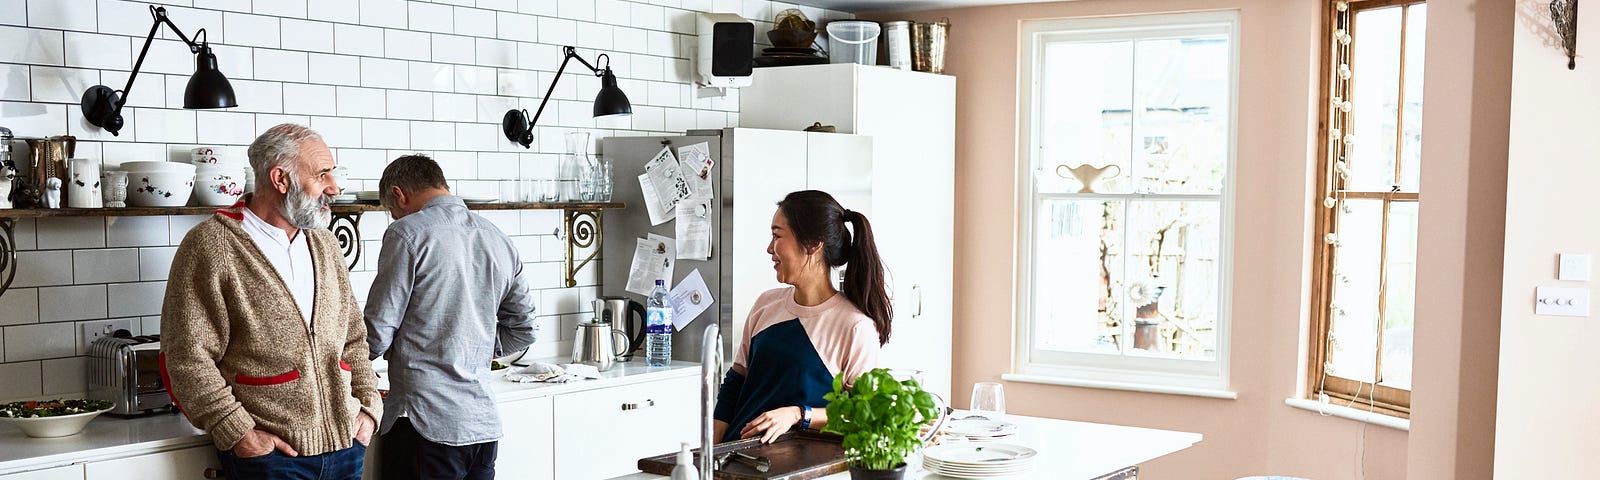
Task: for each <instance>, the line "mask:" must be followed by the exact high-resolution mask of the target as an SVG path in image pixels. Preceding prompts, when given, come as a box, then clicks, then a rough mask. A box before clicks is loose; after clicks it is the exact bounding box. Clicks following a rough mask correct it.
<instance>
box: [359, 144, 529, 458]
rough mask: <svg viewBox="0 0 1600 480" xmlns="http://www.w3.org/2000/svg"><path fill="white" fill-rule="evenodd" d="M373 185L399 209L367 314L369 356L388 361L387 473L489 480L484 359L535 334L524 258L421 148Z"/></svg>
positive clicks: (493, 451) (490, 414)
mask: <svg viewBox="0 0 1600 480" xmlns="http://www.w3.org/2000/svg"><path fill="white" fill-rule="evenodd" d="M378 191H379V193H378V195H379V197H378V198H379V199H380V201H381V202H382V203H383V206H384V207H385V208H388V210H389V213H390V215H392V216H394V218H395V221H394V223H391V224H389V229H388V230H387V231H385V232H384V234H383V251H382V252H380V253H379V254H378V275H377V278H376V279H374V280H373V282H372V291H371V292H370V293H369V294H368V295H367V312H366V318H367V344H368V347H369V348H370V354H371V355H372V358H378V357H379V356H381V355H387V357H388V359H389V365H390V367H389V386H390V390H389V396H388V397H387V398H385V399H384V406H385V410H384V411H385V412H386V414H385V416H384V417H383V426H382V428H381V429H380V430H381V431H382V432H383V435H382V438H383V448H382V449H381V450H380V452H381V453H380V455H381V457H382V459H381V460H380V464H381V465H382V469H383V472H382V473H383V478H385V479H391V480H392V479H455V480H460V479H467V480H477V479H492V478H494V463H495V457H496V455H497V450H498V440H499V438H500V416H499V415H498V413H497V412H496V410H495V404H494V398H493V397H492V394H491V393H490V392H489V360H490V359H491V358H492V357H494V356H498V355H500V352H502V351H505V352H515V351H517V350H522V349H524V348H527V347H528V345H529V344H531V343H533V340H534V328H533V327H534V325H533V297H532V296H531V295H530V292H529V291H528V281H527V275H526V274H525V273H524V271H523V269H522V260H521V259H519V258H518V255H517V248H516V246H514V245H512V243H511V238H509V237H507V236H506V235H505V233H502V232H501V231H500V229H499V228H495V226H494V224H492V223H489V221H488V220H486V219H484V218H483V217H480V216H478V215H476V214H473V213H472V212H469V211H467V205H466V204H465V203H462V201H461V198H460V197H456V196H454V195H451V194H450V187H449V186H448V185H447V184H446V183H445V179H444V172H443V171H442V170H440V169H439V164H438V163H435V162H434V161H433V160H432V159H430V158H428V157H426V156H422V155H407V156H404V157H400V158H398V159H396V160H395V161H393V162H390V163H389V166H388V167H387V168H385V169H384V171H383V178H382V179H380V180H379V181H378Z"/></svg>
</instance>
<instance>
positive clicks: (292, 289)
mask: <svg viewBox="0 0 1600 480" xmlns="http://www.w3.org/2000/svg"><path fill="white" fill-rule="evenodd" d="M242 210H244V220H243V221H241V222H240V225H239V226H240V227H241V228H244V231H245V233H248V234H250V239H251V240H255V242H256V248H259V249H261V253H262V254H263V255H266V257H267V261H268V262H270V263H272V268H273V270H277V271H278V278H281V279H283V284H284V285H287V286H288V287H289V293H290V294H291V295H294V303H295V305H296V306H298V307H300V316H301V317H304V318H305V320H306V326H307V327H310V326H311V309H312V307H313V306H314V300H315V299H316V291H317V281H316V271H315V267H314V266H313V265H312V263H311V244H310V242H308V241H307V240H306V232H304V231H301V232H298V233H296V234H295V236H294V240H293V241H290V240H289V234H287V233H284V231H283V229H281V228H278V227H275V226H273V225H272V224H270V223H267V221H266V220H262V219H261V217H257V216H256V213H255V212H252V211H250V209H249V208H244V209H242Z"/></svg>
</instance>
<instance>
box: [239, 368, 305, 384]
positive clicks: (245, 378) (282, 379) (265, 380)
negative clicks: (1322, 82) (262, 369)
mask: <svg viewBox="0 0 1600 480" xmlns="http://www.w3.org/2000/svg"><path fill="white" fill-rule="evenodd" d="M299 378H300V371H299V370H290V371H288V372H287V373H281V374H278V375H273V376H270V377H252V376H249V375H245V374H243V373H241V374H238V375H234V376H233V381H234V382H235V383H238V384H240V385H253V386H257V387H263V386H267V385H280V384H284V383H289V382H293V381H295V380H298V379H299Z"/></svg>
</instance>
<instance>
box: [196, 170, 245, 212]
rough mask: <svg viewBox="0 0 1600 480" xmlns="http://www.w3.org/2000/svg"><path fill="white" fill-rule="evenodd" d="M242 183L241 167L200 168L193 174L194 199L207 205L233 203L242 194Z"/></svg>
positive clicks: (242, 173) (215, 205) (219, 205)
mask: <svg viewBox="0 0 1600 480" xmlns="http://www.w3.org/2000/svg"><path fill="white" fill-rule="evenodd" d="M244 184H245V181H244V169H242V168H202V169H200V172H199V173H198V174H196V175H195V182H194V196H195V200H196V202H197V203H199V204H200V205H204V206H208V207H226V206H229V205H233V204H235V203H239V197H242V196H244Z"/></svg>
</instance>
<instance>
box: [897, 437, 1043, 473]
mask: <svg viewBox="0 0 1600 480" xmlns="http://www.w3.org/2000/svg"><path fill="white" fill-rule="evenodd" d="M1038 455H1039V452H1038V451H1037V450H1034V449H1032V448H1028V447H1024V446H1022V445H1017V444H1012V443H1000V442H995V443H979V444H970V443H952V444H946V445H938V446H935V447H933V448H929V449H927V450H924V451H923V452H922V456H923V458H927V459H932V460H933V461H934V462H935V463H941V464H945V465H950V466H965V467H973V466H976V467H978V468H994V467H1000V466H1005V465H1008V464H1016V463H1025V462H1027V461H1030V460H1032V459H1033V457H1035V456H1038Z"/></svg>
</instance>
